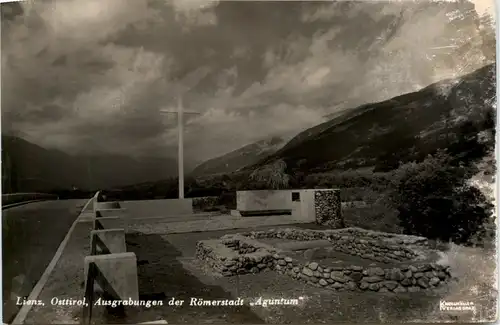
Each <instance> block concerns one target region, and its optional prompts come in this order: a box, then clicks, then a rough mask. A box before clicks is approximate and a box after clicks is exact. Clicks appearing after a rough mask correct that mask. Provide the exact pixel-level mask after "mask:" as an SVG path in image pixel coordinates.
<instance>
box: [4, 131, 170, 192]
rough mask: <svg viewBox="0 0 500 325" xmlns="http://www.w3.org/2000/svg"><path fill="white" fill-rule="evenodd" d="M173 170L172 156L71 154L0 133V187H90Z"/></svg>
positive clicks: (146, 178) (149, 177)
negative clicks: (0, 154) (136, 156)
mask: <svg viewBox="0 0 500 325" xmlns="http://www.w3.org/2000/svg"><path fill="white" fill-rule="evenodd" d="M176 174H177V162H176V161H175V160H174V159H168V158H157V157H142V158H133V157H129V156H120V155H99V156H82V155H78V156H73V155H69V154H67V153H65V152H62V151H59V150H51V149H46V148H42V147H40V146H38V145H35V144H33V143H30V142H28V141H26V140H23V139H21V138H19V137H14V136H9V135H2V189H3V190H2V191H3V193H9V192H32V191H47V190H52V189H72V188H78V189H85V190H93V189H99V188H107V187H112V186H124V185H128V184H134V183H138V182H144V181H157V180H159V179H165V178H169V177H172V176H174V175H176Z"/></svg>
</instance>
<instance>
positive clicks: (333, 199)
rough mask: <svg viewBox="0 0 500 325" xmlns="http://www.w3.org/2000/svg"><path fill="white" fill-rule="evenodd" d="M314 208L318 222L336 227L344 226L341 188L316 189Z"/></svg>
mask: <svg viewBox="0 0 500 325" xmlns="http://www.w3.org/2000/svg"><path fill="white" fill-rule="evenodd" d="M314 209H315V214H316V223H318V224H320V225H327V226H330V227H332V228H334V229H338V228H344V227H345V223H344V218H343V216H342V204H341V201H340V190H338V189H332V190H315V191H314Z"/></svg>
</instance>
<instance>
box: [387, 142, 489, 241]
mask: <svg viewBox="0 0 500 325" xmlns="http://www.w3.org/2000/svg"><path fill="white" fill-rule="evenodd" d="M472 173H474V171H473V170H472V167H470V166H469V167H467V168H466V167H464V166H463V165H460V164H457V163H455V162H454V161H453V159H452V158H451V157H450V156H449V155H448V154H447V153H446V152H444V151H439V152H437V153H436V154H435V155H433V156H428V157H427V158H426V159H425V160H424V161H423V162H422V163H419V164H417V163H407V164H404V165H402V166H401V167H400V168H398V169H397V170H396V171H395V172H394V173H393V184H392V186H393V188H392V195H391V200H392V204H394V206H395V207H396V208H397V210H398V217H399V220H400V225H401V226H402V227H403V229H404V232H405V233H407V234H412V235H419V236H425V237H428V238H432V239H440V240H444V241H449V240H451V241H453V242H455V243H467V242H468V241H469V239H470V238H471V237H472V236H473V235H474V234H476V233H478V232H479V231H481V229H482V228H483V225H484V224H485V222H487V221H488V219H489V217H490V214H491V209H492V207H493V206H492V204H490V203H489V202H488V201H487V198H486V197H485V196H484V195H483V194H482V193H481V192H480V191H479V190H478V189H477V188H475V187H472V186H470V185H468V184H467V180H468V179H469V178H470V176H471V174H472Z"/></svg>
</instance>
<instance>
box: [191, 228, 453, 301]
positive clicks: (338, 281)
mask: <svg viewBox="0 0 500 325" xmlns="http://www.w3.org/2000/svg"><path fill="white" fill-rule="evenodd" d="M346 234H356V235H359V236H360V237H358V238H356V239H352V238H344V237H349V236H346ZM256 238H286V239H300V240H308V239H310V240H312V239H328V240H330V241H331V242H332V245H333V247H334V249H336V250H339V251H342V252H346V253H349V254H353V253H354V255H359V256H361V257H364V258H371V259H377V258H379V259H380V256H381V255H382V253H383V254H391V258H390V261H399V262H401V261H408V262H410V261H411V257H416V256H417V255H418V254H417V253H415V252H413V251H412V249H411V248H409V247H403V246H401V244H406V245H409V246H411V245H417V246H418V245H426V243H427V241H426V239H425V238H422V237H411V236H410V237H406V236H405V237H402V236H399V235H394V234H385V233H377V232H371V231H366V230H363V229H358V228H346V229H342V230H326V231H316V230H302V229H283V230H269V231H259V232H250V233H244V234H235V235H226V236H223V237H221V238H220V239H219V240H204V241H199V242H198V243H197V244H196V246H197V247H196V256H197V258H199V259H202V260H204V261H206V262H207V263H208V264H209V265H210V266H211V267H212V268H213V269H214V270H215V271H216V272H218V273H220V274H221V275H222V276H234V275H236V274H247V273H259V272H262V271H265V270H274V271H277V272H279V273H281V274H286V275H288V276H291V277H292V278H294V279H297V280H299V281H302V282H306V283H308V284H311V285H314V286H318V287H324V288H328V289H332V290H336V291H343V290H350V291H376V292H395V293H399V292H417V291H420V290H429V289H434V288H437V287H439V286H441V285H443V284H444V283H446V282H448V281H449V280H450V279H451V274H450V269H449V267H448V266H443V265H438V264H435V263H419V262H418V261H412V263H411V264H410V265H402V266H399V267H394V268H387V269H383V268H381V267H361V266H356V265H350V266H342V267H339V266H336V267H329V266H325V265H320V264H319V263H317V262H308V263H301V262H300V261H297V260H294V259H293V258H291V257H290V256H286V253H285V252H283V251H280V250H279V249H276V248H274V247H272V246H270V245H267V244H264V243H261V242H259V241H258V240H256ZM370 238H371V240H370ZM363 241H366V242H363ZM396 243H399V244H400V246H398V247H393V246H392V245H397V244H396ZM348 247H353V250H350V249H349V248H348ZM368 247H369V249H371V251H373V252H375V254H363V253H362V252H363V249H365V248H368ZM391 249H396V250H393V251H389V250H391ZM398 252H401V253H400V254H398ZM365 256H369V257H365ZM382 260H383V259H382Z"/></svg>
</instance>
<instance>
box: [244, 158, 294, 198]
mask: <svg viewBox="0 0 500 325" xmlns="http://www.w3.org/2000/svg"><path fill="white" fill-rule="evenodd" d="M250 181H251V182H252V185H253V187H256V188H258V189H273V190H281V189H287V188H289V184H290V176H289V175H288V174H287V173H286V163H285V161H284V160H282V159H280V160H277V161H275V162H274V163H272V164H270V165H265V166H263V167H261V168H259V169H256V170H254V171H253V172H252V173H251V174H250Z"/></svg>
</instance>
